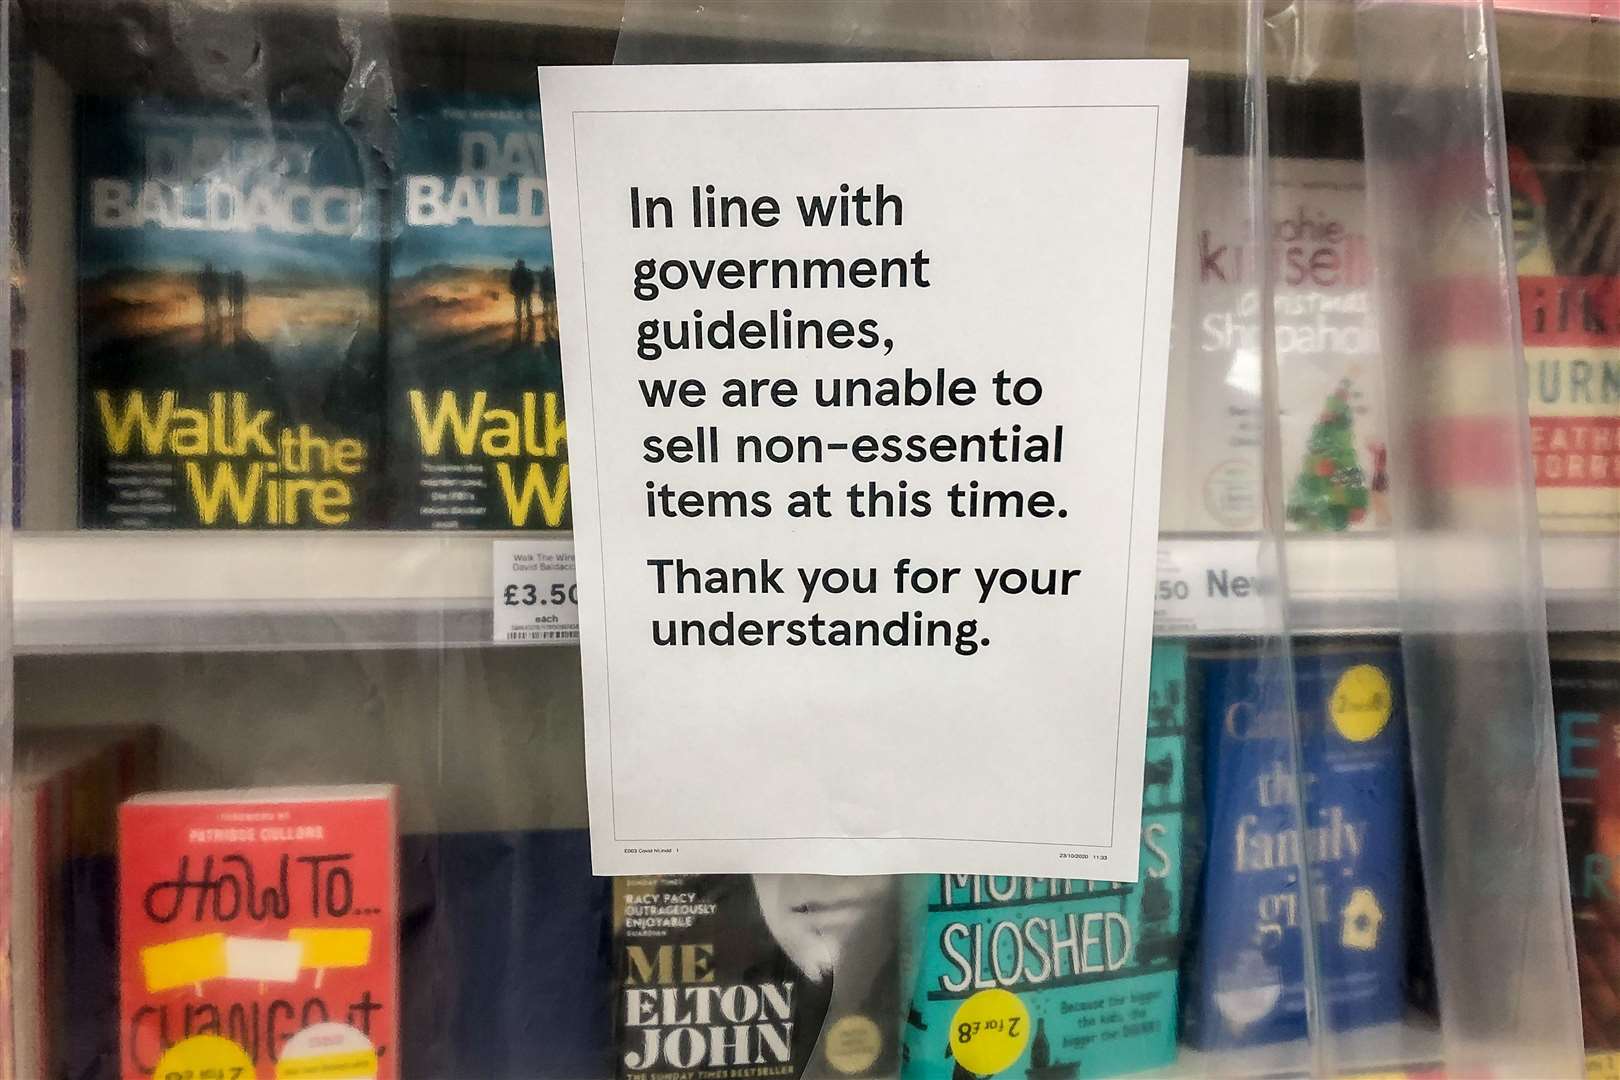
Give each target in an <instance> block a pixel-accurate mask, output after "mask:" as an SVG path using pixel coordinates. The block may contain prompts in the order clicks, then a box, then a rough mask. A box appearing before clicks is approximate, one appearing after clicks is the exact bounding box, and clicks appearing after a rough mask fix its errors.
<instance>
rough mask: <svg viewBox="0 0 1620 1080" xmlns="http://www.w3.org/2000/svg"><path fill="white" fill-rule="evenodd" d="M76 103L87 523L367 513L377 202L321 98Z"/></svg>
mask: <svg viewBox="0 0 1620 1080" xmlns="http://www.w3.org/2000/svg"><path fill="white" fill-rule="evenodd" d="M76 123H77V144H78V148H77V153H78V169H77V177H78V180H77V184H78V192H77V194H78V221H77V227H78V252H79V265H78V278H79V410H80V425H79V426H80V459H81V461H80V463H81V485H80V517H81V521H82V523H83V524H84V525H85V526H86V527H90V528H341V527H364V526H368V525H375V524H377V523H378V522H379V521H380V509H381V507H380V497H379V490H378V489H379V487H380V485H379V483H378V478H379V476H380V472H379V470H380V462H379V461H378V460H377V459H378V455H379V442H380V438H381V422H380V414H381V407H380V406H381V384H380V379H379V361H380V350H379V340H380V339H379V336H378V332H377V308H378V303H377V291H378V283H379V280H380V277H379V276H380V272H381V261H380V250H379V247H378V229H377V221H376V214H377V206H378V202H377V200H376V199H374V198H371V197H370V196H369V195H368V193H367V189H366V187H365V185H364V184H363V182H362V174H361V169H360V162H359V157H358V154H357V152H356V148H355V146H354V143H353V140H352V139H351V138H350V137H349V136H348V134H347V133H346V132H345V130H344V129H343V127H342V125H341V124H340V123H339V122H338V120H337V118H336V117H335V116H332V115H329V114H326V113H322V112H319V111H315V110H307V111H296V112H292V111H289V112H286V113H279V114H276V115H266V114H264V113H262V112H254V111H248V110H235V109H232V108H229V107H227V106H225V105H201V104H195V105H192V104H176V103H172V102H162V101H156V100H134V101H131V100H103V99H98V98H84V99H81V100H80V101H79V103H78V107H77V117H76Z"/></svg>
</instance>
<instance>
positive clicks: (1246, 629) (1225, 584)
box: [1153, 537, 1272, 634]
mask: <svg viewBox="0 0 1620 1080" xmlns="http://www.w3.org/2000/svg"><path fill="white" fill-rule="evenodd" d="M1260 544H1261V541H1260V540H1259V539H1256V538H1252V537H1248V538H1243V539H1230V540H1226V539H1221V540H1214V539H1196V540H1192V539H1189V540H1182V541H1176V542H1169V543H1165V544H1161V545H1160V546H1159V573H1158V581H1157V583H1156V587H1155V589H1154V597H1153V598H1154V604H1153V625H1154V628H1155V629H1156V630H1157V631H1158V632H1159V633H1161V634H1196V633H1209V632H1220V633H1227V634H1231V633H1257V632H1259V631H1261V630H1264V629H1266V628H1267V627H1268V626H1270V625H1271V622H1272V620H1270V619H1268V618H1267V617H1266V615H1267V612H1266V600H1265V598H1266V595H1267V594H1268V593H1269V592H1270V591H1271V581H1272V579H1271V577H1270V576H1268V575H1264V574H1262V573H1261V571H1260Z"/></svg>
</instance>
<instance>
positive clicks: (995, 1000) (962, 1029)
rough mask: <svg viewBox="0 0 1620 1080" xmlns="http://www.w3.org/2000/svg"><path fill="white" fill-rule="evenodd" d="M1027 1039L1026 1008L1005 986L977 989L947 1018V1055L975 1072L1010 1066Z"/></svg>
mask: <svg viewBox="0 0 1620 1080" xmlns="http://www.w3.org/2000/svg"><path fill="white" fill-rule="evenodd" d="M1028 1042H1029V1010H1028V1009H1026V1008H1025V1007H1024V1003H1023V1002H1022V1001H1019V1000H1018V995H1017V994H1013V993H1010V992H1008V991H1006V990H1001V989H996V990H980V991H979V992H978V993H977V994H974V995H973V996H972V997H970V998H968V999H967V1000H966V1001H964V1002H962V1004H961V1006H960V1007H959V1008H958V1009H957V1010H956V1015H955V1016H954V1017H952V1018H951V1056H952V1057H954V1058H956V1062H957V1064H958V1065H960V1066H962V1068H964V1069H966V1070H967V1071H968V1072H970V1073H972V1074H973V1075H975V1076H994V1075H995V1074H996V1073H998V1072H1000V1071H1001V1070H1003V1069H1010V1068H1012V1064H1013V1062H1015V1061H1017V1060H1018V1057H1019V1055H1020V1054H1022V1053H1023V1052H1024V1046H1025V1045H1026V1044H1027V1043H1028Z"/></svg>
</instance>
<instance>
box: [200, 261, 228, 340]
mask: <svg viewBox="0 0 1620 1080" xmlns="http://www.w3.org/2000/svg"><path fill="white" fill-rule="evenodd" d="M220 284H221V283H220V279H219V271H217V270H215V269H214V264H213V263H211V262H207V263H203V268H202V270H201V271H200V272H198V274H197V295H198V296H200V297H201V298H202V309H203V340H204V341H207V342H210V343H213V342H217V341H218V340H219V339H220V337H221V328H222V324H223V320H222V318H221V316H220V309H219V301H220V291H221V290H220Z"/></svg>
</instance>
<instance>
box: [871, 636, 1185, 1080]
mask: <svg viewBox="0 0 1620 1080" xmlns="http://www.w3.org/2000/svg"><path fill="white" fill-rule="evenodd" d="M1186 669H1187V652H1186V646H1185V645H1183V644H1180V643H1176V642H1159V643H1156V644H1155V645H1154V647H1153V669H1152V676H1151V679H1152V683H1151V687H1152V688H1151V692H1150V699H1149V700H1150V712H1149V716H1148V733H1147V765H1146V775H1145V777H1144V781H1145V782H1144V787H1143V805H1142V877H1141V880H1140V881H1139V882H1136V883H1117V882H1110V881H1069V880H1062V879H1056V878H1020V877H980V876H972V875H955V874H941V875H936V876H931V877H929V878H928V879H927V886H926V887H927V890H928V892H927V896H926V912H925V913H923V914H922V915H921V918H920V920H918V924H917V925H916V926H915V933H914V940H915V941H916V942H917V943H918V944H917V953H918V964H917V976H916V982H915V990H914V993H913V995H912V999H911V1008H910V1010H909V1013H908V1020H907V1024H906V1029H905V1045H904V1066H903V1070H902V1073H901V1075H902V1076H903V1077H904V1078H905V1080H967V1078H970V1077H975V1078H981V1080H982V1078H984V1077H988V1076H995V1077H1004V1078H1006V1080H1013V1078H1018V1080H1078V1078H1080V1077H1087V1078H1091V1077H1101V1076H1115V1075H1118V1074H1120V1073H1127V1072H1135V1071H1137V1070H1140V1069H1147V1068H1152V1067H1154V1066H1158V1065H1164V1064H1167V1063H1169V1062H1171V1061H1173V1060H1175V1054H1176V978H1177V968H1178V964H1179V962H1180V958H1181V941H1182V929H1183V927H1182V897H1183V888H1182V885H1183V875H1184V868H1185V858H1184V850H1185V845H1184V844H1183V820H1184V817H1183V813H1184V802H1185V797H1186V792H1187V775H1186V765H1187V756H1186V747H1187V741H1186V734H1187V700H1188V694H1187V677H1186ZM997 989H1000V990H1006V991H1010V992H1012V993H1014V994H1017V995H1018V997H1019V999H1020V1000H1021V1001H1022V1002H1023V1004H1024V1007H1025V1009H1026V1010H1027V1011H1028V1026H1027V1028H1026V1029H1025V1031H1026V1037H1025V1041H1024V1043H1023V1048H1022V1050H1021V1051H1020V1052H1019V1053H1018V1056H1017V1057H1016V1059H1014V1060H1013V1061H1012V1062H1011V1064H1009V1065H1007V1066H1006V1067H1005V1068H1003V1069H1001V1070H1000V1071H998V1072H994V1073H988V1074H985V1073H975V1072H973V1071H971V1070H970V1069H968V1068H966V1067H964V1066H963V1065H962V1064H961V1063H960V1062H958V1061H957V1060H956V1057H955V1055H954V1054H953V1052H952V1046H953V1045H954V1039H953V1035H954V1034H955V1033H956V1032H957V1028H958V1022H957V1020H956V1016H957V1011H958V1010H959V1009H961V1008H962V1007H963V1003H964V1002H966V1001H968V1000H969V999H971V998H973V997H974V996H975V995H978V994H983V993H986V992H993V991H995V990H997Z"/></svg>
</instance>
